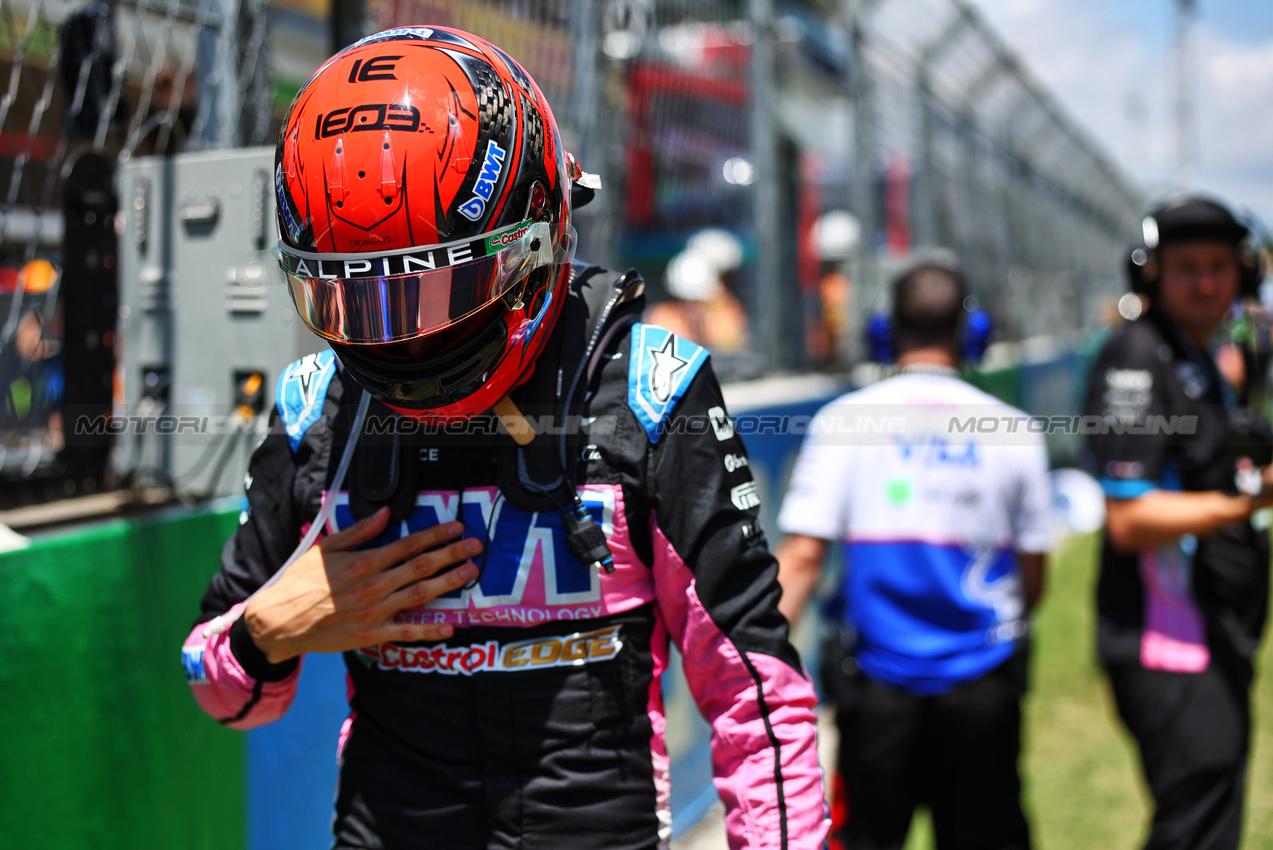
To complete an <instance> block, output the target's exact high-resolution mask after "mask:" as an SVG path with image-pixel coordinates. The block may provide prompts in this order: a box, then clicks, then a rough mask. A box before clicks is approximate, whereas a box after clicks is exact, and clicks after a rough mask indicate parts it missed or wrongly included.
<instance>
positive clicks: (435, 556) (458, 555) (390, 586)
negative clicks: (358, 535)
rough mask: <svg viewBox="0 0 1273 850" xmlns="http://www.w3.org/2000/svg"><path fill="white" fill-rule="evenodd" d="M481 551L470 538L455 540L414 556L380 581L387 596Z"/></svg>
mask: <svg viewBox="0 0 1273 850" xmlns="http://www.w3.org/2000/svg"><path fill="white" fill-rule="evenodd" d="M481 551H482V544H481V543H479V542H478V541H476V540H474V539H473V538H471V537H466V538H464V539H463V540H457V541H455V542H454V543H452V544H451V545H449V546H444V547H442V548H441V549H434V550H433V551H432V552H424V553H422V554H419V555H416V556H415V557H414V558H412V559H411V560H409V561H407V562H406V563H404V564H400V565H398V566H396V567H394V568H393V569H391V570H386V571H385V572H384V573H383V574H382V576H381V581H383V582H384V593H385V595H386V596H388V595H389V594H390V593H392V592H393V591H395V590H398V589H399V588H401V587H403V586H405V585H408V584H411V583H412V582H415V581H420V580H422V579H426V578H429V577H430V576H432V575H434V574H435V573H437V572H438V571H439V570H441V569H443V568H445V567H449V566H451V565H452V564H459V563H462V562H464V561H466V560H468V559H469V558H471V557H473V556H474V555H476V554H477V553H478V552H481Z"/></svg>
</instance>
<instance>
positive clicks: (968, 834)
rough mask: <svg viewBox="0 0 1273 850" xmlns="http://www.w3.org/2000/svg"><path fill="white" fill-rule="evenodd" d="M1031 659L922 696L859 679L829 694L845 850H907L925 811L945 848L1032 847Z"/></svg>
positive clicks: (1022, 657) (1012, 662) (995, 849)
mask: <svg viewBox="0 0 1273 850" xmlns="http://www.w3.org/2000/svg"><path fill="white" fill-rule="evenodd" d="M1025 665H1026V652H1025V651H1024V650H1021V651H1019V652H1018V653H1017V654H1016V655H1015V656H1014V657H1013V658H1011V659H1010V660H1009V661H1007V662H1006V663H1004V664H1003V665H1000V666H999V667H998V668H996V669H994V670H992V671H990V672H989V673H987V674H986V675H985V676H983V677H981V678H980V679H977V680H974V681H972V682H968V683H966V684H963V685H960V686H958V687H956V688H955V689H954V690H952V691H950V692H948V693H945V694H941V695H939V696H932V697H916V696H911V695H909V694H905V693H902V692H901V691H898V690H895V689H893V688H891V687H889V686H887V685H883V684H880V683H878V682H875V681H873V680H871V679H869V678H867V677H866V676H865V675H863V674H861V673H858V674H857V675H855V676H852V677H849V680H848V681H844V682H842V683H841V685H842V687H841V688H839V689H837V690H836V691H832V694H833V696H835V698H836V699H837V712H836V720H837V723H838V725H839V728H840V756H839V765H838V767H839V771H840V776H841V778H842V780H843V782H844V788H845V792H846V794H847V797H848V800H847V804H848V820H847V823H846V824H845V827H844V828H843V829H842V830H841V831H840V832H839V834H838V835H837V837H838V838H839V840H840V843H841V844H842V845H843V846H844V847H845V848H846V850H893V848H896V850H900V848H901V847H902V845H903V844H905V842H906V834H907V832H908V831H909V829H910V824H911V818H912V816H913V815H914V813H915V808H916V806H918V805H921V804H927V805H928V807H929V809H930V810H931V812H932V817H933V829H934V832H935V835H936V839H937V847H938V848H939V850H1026V848H1029V846H1030V830H1029V826H1028V825H1027V823H1026V819H1025V814H1024V813H1023V812H1022V810H1021V779H1020V776H1019V774H1018V773H1017V759H1018V757H1019V755H1020V753H1021V696H1022V695H1023V693H1024V691H1025Z"/></svg>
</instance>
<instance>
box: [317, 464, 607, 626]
mask: <svg viewBox="0 0 1273 850" xmlns="http://www.w3.org/2000/svg"><path fill="white" fill-rule="evenodd" d="M579 496H580V498H581V499H582V500H583V503H584V507H585V508H587V510H588V512H589V513H591V514H592V518H593V520H594V521H596V523H597V524H598V525H599V526H600V527H601V530H602V531H603V532H604V533H605V535H606V537H607V538H611V537H613V536H614V516H615V489H614V488H606V489H581V490H580V491H579ZM334 498H335V499H336V511H335V515H334V516H333V518H332V520H331V524H330V525H329V526H328V531H329V532H335V531H338V530H339V529H342V528H347V527H349V526H350V525H352V524H353V523H354V519H353V516H352V514H351V513H350V510H349V495H348V494H347V493H344V492H341V493H337V494H336V495H335V497H334ZM460 502H461V497H460V494H459V493H457V492H455V491H453V490H452V491H425V492H421V493H420V494H419V495H418V496H417V497H416V506H415V509H414V510H413V511H412V512H411V514H410V515H409V516H408V517H407V518H406V519H405V520H403V521H402V522H401V523H398V524H397V526H396V527H394V526H390V527H389V528H387V529H385V531H384V532H382V533H381V534H380V535H379V536H378V537H377V538H376V539H374V540H372V541H370V542H369V543H367V544H366V547H365V548H372V547H378V546H384V545H386V544H388V543H391V542H393V541H394V540H397V539H399V538H401V537H405V536H406V535H408V534H411V533H413V532H416V531H423V530H424V529H427V528H432V527H433V526H435V525H437V524H439V523H443V522H452V521H454V520H456V519H459V520H460V521H462V522H463V523H464V528H465V536H467V537H473V538H476V539H477V540H483V541H486V542H487V545H486V551H485V553H484V554H479V555H477V556H476V557H474V559H473V561H474V563H476V564H477V565H478V566H479V567H481V568H482V575H481V578H479V579H478V581H477V583H476V584H474V585H473V586H472V587H470V588H461V589H458V590H454V591H451V592H450V593H447V594H444V595H443V596H440V597H438V598H437V599H434V600H433V601H431V602H429V603H428V604H426V605H423V606H420V607H417V608H412V609H409V610H408V611H404V612H403V613H402V614H400V615H399V620H400V621H404V622H450V623H462V624H463V623H468V624H475V625H512V626H521V625H530V624H533V623H540V622H548V621H551V620H566V619H587V618H591V617H599V616H601V615H602V614H604V613H607V612H606V611H605V606H604V605H603V603H602V592H601V576H600V573H599V571H598V570H595V569H592V568H591V567H587V566H584V564H583V563H581V562H580V561H579V559H578V558H576V557H575V556H574V555H573V554H571V552H570V550H569V548H568V547H567V545H566V532H565V529H564V528H563V527H562V522H561V516H560V514H559V513H557V512H556V511H550V512H547V513H529V512H527V511H523V510H519V509H517V508H515V507H513V506H512V505H510V504H509V503H508V502H507V500H505V499H503V498H502V497H500V496H499V490H498V489H497V488H495V487H477V488H472V489H466V490H464V493H463V504H462V505H461V504H460Z"/></svg>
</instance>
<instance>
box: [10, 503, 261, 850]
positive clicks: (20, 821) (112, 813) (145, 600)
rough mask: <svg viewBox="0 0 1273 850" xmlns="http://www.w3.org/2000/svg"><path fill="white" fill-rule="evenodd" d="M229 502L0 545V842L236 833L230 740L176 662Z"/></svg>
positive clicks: (46, 844) (218, 843)
mask: <svg viewBox="0 0 1273 850" xmlns="http://www.w3.org/2000/svg"><path fill="white" fill-rule="evenodd" d="M238 510H239V505H238V504H237V503H235V504H234V505H233V506H231V505H229V504H227V503H225V502H222V503H220V504H219V505H218V507H217V508H214V509H205V510H199V511H195V512H188V511H181V512H177V511H173V512H168V513H166V514H163V515H157V516H155V517H153V518H150V519H143V520H132V521H113V522H109V523H104V524H102V525H97V526H93V527H91V528H88V529H86V530H82V531H77V532H72V533H65V534H60V535H55V536H49V537H44V538H37V539H36V540H35V541H33V545H32V546H31V547H29V548H27V549H23V550H20V551H16V552H8V553H4V554H0V606H3V612H4V613H3V615H0V658H3V662H2V663H0V723H2V724H3V727H4V741H5V744H4V746H3V748H0V788H2V789H3V799H4V802H3V805H0V835H2V836H4V838H3V844H4V845H5V846H7V847H39V848H42V850H62V848H66V850H72V848H74V850H84V848H93V850H111V848H120V850H125V848H127V850H137V848H183V850H201V849H202V848H207V850H214V848H215V850H239V848H242V847H243V846H244V842H245V835H246V828H245V822H244V800H245V795H244V775H245V771H244V748H245V747H244V737H243V735H242V733H239V732H235V731H232V730H229V729H223V728H221V727H219V726H218V725H217V724H216V723H214V722H212V721H210V720H209V719H208V717H207V716H206V715H204V714H203V712H201V711H200V710H199V708H198V706H197V705H196V704H195V701H194V699H193V697H192V696H191V695H190V691H189V688H188V687H187V685H186V683H185V678H184V677H183V675H182V672H181V661H180V646H181V642H182V640H183V639H184V638H185V636H186V635H187V633H188V632H189V629H190V626H191V624H192V623H193V621H194V617H195V615H196V614H197V612H198V601H199V597H200V596H201V595H202V593H203V591H204V588H205V587H206V586H207V582H208V578H209V576H210V575H211V574H212V573H213V572H215V570H216V567H217V555H218V553H219V552H220V549H221V544H222V542H223V541H224V540H225V539H226V538H227V537H228V536H229V534H230V532H231V531H232V530H233V529H234V527H235V525H236V523H237V516H238Z"/></svg>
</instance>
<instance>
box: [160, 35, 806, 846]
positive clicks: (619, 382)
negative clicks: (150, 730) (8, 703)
mask: <svg viewBox="0 0 1273 850" xmlns="http://www.w3.org/2000/svg"><path fill="white" fill-rule="evenodd" d="M590 182H591V181H589V180H588V178H587V177H586V176H585V175H583V174H582V172H581V171H580V170H579V169H578V166H577V165H575V163H574V161H573V159H572V158H571V157H569V156H568V155H567V154H566V153H565V151H563V149H562V145H561V139H560V136H559V134H558V130H557V125H556V122H555V120H554V119H553V116H552V112H551V111H550V109H549V106H548V103H547V102H546V101H545V99H544V96H543V94H542V93H541V92H540V90H539V88H538V87H537V86H536V84H535V83H534V81H533V80H532V79H531V78H530V76H529V75H528V74H527V73H526V71H525V70H524V69H523V68H522V67H521V66H520V65H519V64H518V63H517V62H515V61H514V60H513V59H512V58H511V57H509V56H508V54H507V53H505V52H504V51H502V50H500V49H499V48H498V47H496V46H494V45H492V44H490V43H489V42H487V41H484V40H483V39H481V38H478V37H476V36H473V35H470V34H467V33H464V32H459V31H457V30H452V29H446V28H442V27H433V28H429V27H410V28H403V29H397V30H389V31H386V32H382V33H379V34H377V35H373V36H370V37H368V38H365V39H363V40H362V41H360V42H358V43H357V44H355V45H353V46H352V47H350V48H348V49H346V50H344V51H342V52H341V53H339V54H337V55H336V56H335V57H333V58H332V59H330V60H329V61H328V62H327V63H326V64H325V65H323V66H322V67H321V68H320V69H319V70H318V71H317V73H315V75H314V76H313V78H312V79H311V80H310V81H309V82H308V83H307V84H306V85H305V87H304V88H303V89H302V90H301V92H300V93H299V94H298V95H297V97H296V100H295V101H294V102H293V104H292V106H291V109H290V110H289V112H288V114H287V116H286V119H285V122H284V126H283V129H282V132H281V134H280V140H279V144H278V149H277V156H276V167H275V187H276V194H277V206H278V219H279V230H280V234H281V240H280V242H279V245H278V250H277V252H276V256H277V260H278V263H277V265H278V272H279V274H280V277H281V278H283V279H285V280H286V283H287V285H288V286H289V288H290V291H291V294H292V298H293V300H294V302H295V304H296V308H297V310H298V311H299V313H300V315H301V318H302V320H303V321H304V322H305V323H306V325H308V327H309V328H310V329H311V330H312V331H314V333H316V334H318V335H319V336H321V337H322V338H323V339H324V340H326V341H327V342H328V343H329V345H330V347H329V348H328V349H327V350H325V351H323V352H322V353H321V354H316V355H311V356H309V357H306V358H304V359H302V360H300V361H298V362H296V363H293V364H292V365H291V366H289V367H288V368H287V369H286V370H285V371H284V372H283V373H282V375H281V376H280V379H279V383H278V386H277V390H276V410H275V411H273V412H272V414H271V422H272V426H273V427H272V428H271V429H270V432H269V434H268V436H267V437H266V438H265V440H264V442H263V443H262V444H261V446H260V447H259V448H258V449H257V450H256V452H255V454H254V455H253V457H252V461H251V465H250V468H249V486H248V490H247V496H248V509H247V510H246V511H245V512H244V515H243V518H242V522H241V524H240V527H239V528H238V530H237V531H236V533H235V534H234V536H233V537H232V538H231V540H230V541H229V542H228V543H227V544H226V547H225V549H224V551H223V553H222V566H221V570H220V572H219V573H217V574H216V576H214V578H213V579H212V583H211V586H210V587H209V589H208V591H207V593H206V594H205V596H204V598H203V602H202V614H201V615H200V617H199V621H198V623H197V624H196V625H195V627H194V629H193V631H192V632H191V634H190V637H189V638H188V639H187V641H186V644H185V646H184V647H183V663H184V666H185V670H186V675H187V678H188V679H189V680H190V681H191V683H192V688H193V690H194V694H195V697H196V699H197V700H198V702H199V704H200V705H201V706H202V707H203V708H204V710H206V711H207V712H208V713H209V714H210V715H212V717H214V718H216V719H217V720H218V721H219V722H221V723H223V724H225V725H228V726H231V727H234V728H237V729H249V728H252V727H254V726H259V725H261V724H264V723H268V722H270V721H271V720H274V719H276V718H278V717H279V716H281V715H282V714H283V713H284V712H285V711H286V710H287V708H288V705H289V703H290V702H291V699H292V697H293V695H294V693H295V688H296V683H297V679H298V677H299V670H300V665H301V663H302V657H303V655H304V654H305V653H306V652H342V653H344V658H345V663H346V668H347V671H348V680H349V693H350V713H349V718H348V720H347V722H346V723H345V725H344V728H343V730H342V733H341V735H340V739H339V742H338V747H339V753H340V779H339V787H338V789H337V793H336V801H335V806H336V811H335V818H334V821H333V828H334V831H335V846H336V847H337V848H354V847H359V848H406V847H412V848H418V847H426V846H427V847H446V848H456V850H458V849H459V848H479V847H480V848H486V847H490V848H496V847H499V848H505V847H507V848H512V847H518V848H522V847H524V848H544V847H549V848H606V850H624V848H632V850H636V848H654V847H658V846H664V845H666V843H667V842H668V840H669V838H670V832H671V829H670V825H671V817H670V812H669V795H670V784H669V777H668V758H667V754H666V750H665V747H664V735H663V733H664V713H663V706H662V697H661V687H660V676H661V674H662V673H663V671H664V670H665V669H666V668H667V665H668V660H669V644H672V645H675V646H676V647H677V648H678V649H679V651H680V652H681V654H682V656H683V658H684V664H685V671H686V678H687V680H688V683H689V687H690V691H691V692H692V694H693V697H694V699H695V701H696V702H697V704H698V707H699V709H700V710H701V712H702V713H703V715H704V716H705V717H706V718H707V720H708V721H709V722H710V724H711V726H712V729H713V733H712V755H713V758H712V762H713V769H714V774H715V784H716V789H717V791H718V793H719V795H720V798H721V800H722V801H723V802H724V804H725V824H726V829H727V832H728V837H729V843H730V846H731V847H734V848H741V847H746V848H759V847H782V848H788V847H790V848H803V847H810V848H811V847H820V846H822V845H823V843H824V841H825V837H826V832H827V823H826V818H825V812H824V805H823V793H822V785H821V778H820V773H819V770H818V762H817V752H816V745H815V726H814V722H815V718H814V714H813V707H814V704H815V697H814V692H813V688H812V686H811V684H810V682H809V680H808V678H807V677H806V675H805V673H804V671H803V668H802V667H801V664H800V661H799V659H798V657H797V655H796V653H795V651H794V650H793V648H792V647H791V645H790V644H789V643H788V641H787V623H786V620H785V619H784V618H783V616H782V615H781V614H780V613H779V611H778V607H777V602H778V597H779V594H780V590H779V586H778V583H777V580H776V575H777V566H776V564H775V562H774V559H773V558H772V556H771V555H770V554H769V551H768V549H767V544H766V542H765V539H764V535H763V533H762V531H761V528H760V525H759V523H758V520H757V509H758V499H757V496H756V485H755V483H754V482H753V481H752V479H751V475H750V473H749V471H748V468H747V465H746V452H745V449H744V447H743V443H742V440H741V439H740V438H739V437H738V435H737V434H736V433H735V432H734V428H733V425H732V424H731V421H730V419H729V417H728V415H727V414H726V412H725V409H724V404H723V401H722V398H721V391H720V387H719V386H718V384H717V381H716V378H715V377H714V375H713V373H712V368H711V365H710V362H709V359H708V352H707V351H706V350H704V349H702V348H700V347H699V346H697V345H695V344H693V343H691V342H689V341H686V340H683V339H678V338H677V337H675V336H673V335H672V334H670V333H669V332H668V331H666V330H663V329H661V328H658V327H655V326H652V325H645V324H642V323H641V322H640V321H639V318H640V313H641V308H642V306H643V300H642V296H641V290H642V283H641V280H640V277H639V276H638V275H637V274H636V273H635V272H628V273H627V274H624V275H619V274H615V273H612V272H608V271H605V270H604V269H600V268H598V267H595V266H586V265H583V264H580V263H577V262H575V261H574V259H573V253H574V239H575V235H574V231H573V229H572V228H571V225H570V220H571V206H572V192H573V193H574V194H575V196H576V198H578V199H579V200H583V199H584V198H585V197H587V196H589V193H590V191H591V189H592V188H595V186H591V187H589V186H585V184H586V183H590ZM320 534H321V535H322V537H321V539H318V540H317V542H316V543H315V542H314V541H315V540H316V539H317V538H318V537H319V536H320ZM280 567H282V568H283V569H282V570H281V571H280Z"/></svg>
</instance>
